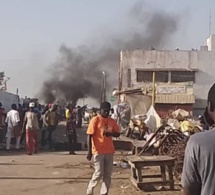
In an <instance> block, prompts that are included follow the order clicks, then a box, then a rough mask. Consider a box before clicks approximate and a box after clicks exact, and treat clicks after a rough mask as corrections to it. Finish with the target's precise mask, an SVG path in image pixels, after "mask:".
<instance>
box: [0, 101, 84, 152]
mask: <svg viewBox="0 0 215 195" xmlns="http://www.w3.org/2000/svg"><path fill="white" fill-rule="evenodd" d="M82 112H83V109H82V108H81V107H80V106H77V107H76V106H73V105H72V104H68V105H67V106H66V107H60V106H58V105H56V104H49V105H44V106H43V105H40V104H38V103H37V102H30V103H28V104H26V103H24V104H23V105H20V104H19V105H16V104H12V105H11V109H10V111H8V112H6V111H5V109H4V107H3V105H2V103H0V143H1V144H2V143H4V141H5V142H6V146H5V149H6V151H10V150H11V141H12V142H15V149H16V150H17V151H18V150H20V149H21V148H26V151H27V154H29V155H32V154H33V153H37V152H38V148H39V147H40V150H44V149H45V147H46V145H48V148H49V150H53V149H54V141H53V133H54V132H55V130H56V128H57V126H58V123H59V121H60V120H64V119H66V124H67V125H66V133H67V137H68V141H69V152H70V154H75V149H74V148H75V144H76V142H77V140H76V128H77V127H78V128H80V127H81V126H82ZM39 133H40V134H41V136H40V137H41V140H40V141H39V140H38V139H39ZM24 141H26V142H25V143H24ZM39 143H40V146H39Z"/></svg>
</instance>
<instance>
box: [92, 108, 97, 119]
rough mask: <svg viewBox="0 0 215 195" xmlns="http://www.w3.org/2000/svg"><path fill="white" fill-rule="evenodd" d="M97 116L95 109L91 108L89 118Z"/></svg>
mask: <svg viewBox="0 0 215 195" xmlns="http://www.w3.org/2000/svg"><path fill="white" fill-rule="evenodd" d="M95 116H97V112H96V109H95V108H92V114H91V118H93V117H95Z"/></svg>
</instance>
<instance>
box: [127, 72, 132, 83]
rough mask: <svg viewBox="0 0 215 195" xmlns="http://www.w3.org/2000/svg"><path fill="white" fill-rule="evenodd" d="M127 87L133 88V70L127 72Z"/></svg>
mask: <svg viewBox="0 0 215 195" xmlns="http://www.w3.org/2000/svg"><path fill="white" fill-rule="evenodd" d="M127 87H131V69H130V68H128V70H127Z"/></svg>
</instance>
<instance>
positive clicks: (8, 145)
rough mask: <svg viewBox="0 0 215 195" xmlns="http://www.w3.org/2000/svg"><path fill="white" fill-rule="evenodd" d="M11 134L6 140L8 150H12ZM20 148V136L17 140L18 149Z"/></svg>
mask: <svg viewBox="0 0 215 195" xmlns="http://www.w3.org/2000/svg"><path fill="white" fill-rule="evenodd" d="M11 138H12V136H11V134H8V135H7V139H6V149H7V150H10V142H11ZM19 148H20V136H19V137H17V138H16V149H19Z"/></svg>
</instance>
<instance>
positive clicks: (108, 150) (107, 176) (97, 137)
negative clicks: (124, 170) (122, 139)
mask: <svg viewBox="0 0 215 195" xmlns="http://www.w3.org/2000/svg"><path fill="white" fill-rule="evenodd" d="M110 109H111V105H110V103H109V102H103V103H102V104H101V113H100V115H98V116H95V117H94V118H92V120H91V121H90V124H89V126H88V129H87V135H88V154H87V159H88V160H89V161H90V160H91V158H92V156H93V160H94V167H95V172H94V174H93V176H92V179H91V181H90V182H89V185H88V189H87V194H88V195H92V194H93V190H94V188H95V187H96V185H97V184H98V182H99V180H100V179H101V178H102V179H103V182H102V187H101V193H100V194H101V195H107V194H108V191H109V188H110V184H111V175H112V169H113V155H114V153H115V148H114V145H113V141H112V137H119V136H120V131H119V126H118V125H117V123H116V122H115V120H114V119H112V118H110V117H109V113H110Z"/></svg>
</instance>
